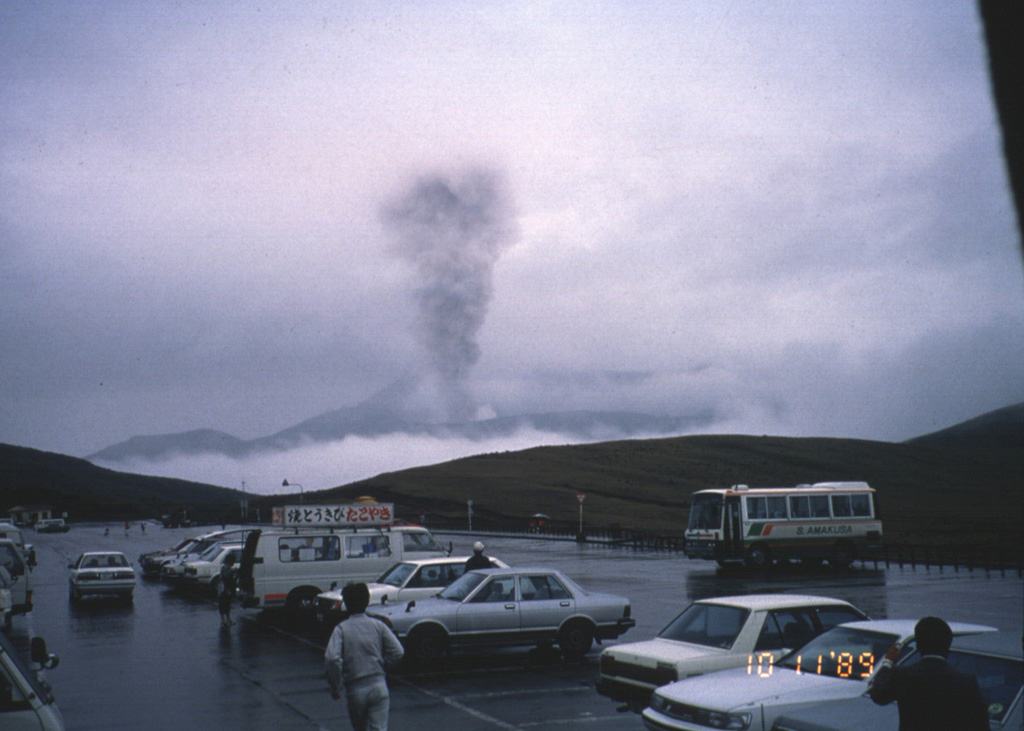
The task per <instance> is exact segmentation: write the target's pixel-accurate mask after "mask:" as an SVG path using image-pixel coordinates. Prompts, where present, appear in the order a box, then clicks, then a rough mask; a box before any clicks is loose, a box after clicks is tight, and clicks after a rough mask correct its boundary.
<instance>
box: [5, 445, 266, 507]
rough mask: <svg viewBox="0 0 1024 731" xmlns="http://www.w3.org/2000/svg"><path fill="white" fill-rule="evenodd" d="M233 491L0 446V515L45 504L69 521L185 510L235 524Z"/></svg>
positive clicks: (235, 495) (241, 495) (237, 494)
mask: <svg viewBox="0 0 1024 731" xmlns="http://www.w3.org/2000/svg"><path fill="white" fill-rule="evenodd" d="M248 497H250V496H248V495H246V494H244V493H241V492H239V491H237V490H231V489H228V488H224V487H215V486H213V485H204V484H201V483H197V482H189V481H187V480H178V479H174V478H170V477H150V476H148V475H132V474H128V473H124V472H115V471H114V470H108V469H104V468H103V467H97V466H96V465H94V464H92V463H91V462H87V461H86V460H84V459H79V458H77V457H68V456H66V455H63V454H55V453H53V452H43V451H40V450H38V449H29V448H27V447H15V446H12V445H9V444H0V517H7V512H6V511H7V510H8V509H9V508H11V507H13V506H15V505H26V504H33V505H39V504H43V505H50V506H52V507H53V509H54V510H55V511H56V513H57V514H58V515H59V514H60V513H64V512H67V513H68V514H69V515H70V518H71V520H73V521H82V520H127V519H138V518H144V517H145V518H152V517H158V516H160V515H162V514H164V513H171V512H176V511H179V510H182V509H184V510H187V511H188V513H189V515H191V516H193V517H195V518H197V519H199V518H202V519H205V520H207V521H209V522H218V523H220V522H224V521H227V520H237V517H236V516H238V514H239V512H238V511H239V500H240V499H245V498H248Z"/></svg>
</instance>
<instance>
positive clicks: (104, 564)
mask: <svg viewBox="0 0 1024 731" xmlns="http://www.w3.org/2000/svg"><path fill="white" fill-rule="evenodd" d="M127 565H128V559H127V558H125V557H124V556H122V555H121V554H120V553H98V554H97V553H94V554H92V555H90V556H82V558H81V560H80V561H79V568H84V569H106V568H110V567H114V568H123V567H124V566H127Z"/></svg>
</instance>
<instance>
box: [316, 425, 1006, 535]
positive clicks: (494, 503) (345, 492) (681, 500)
mask: <svg viewBox="0 0 1024 731" xmlns="http://www.w3.org/2000/svg"><path fill="white" fill-rule="evenodd" d="M834 480H864V481H867V482H868V483H870V484H871V485H872V486H873V487H875V488H876V489H877V490H878V495H879V502H880V504H881V506H882V511H883V518H884V521H885V527H886V533H887V535H888V536H889V537H890V538H897V539H899V540H903V541H908V542H926V543H941V542H944V541H947V540H957V541H960V542H964V541H967V540H969V541H970V542H972V543H1000V542H1003V543H1008V544H1009V545H1016V544H1017V542H1019V536H1020V535H1021V529H1022V527H1024V526H1022V523H1024V489H1022V487H1024V461H1022V460H1021V458H1020V453H1019V451H1018V450H1013V449H978V448H973V449H963V450H958V449H953V448H949V447H941V448H940V447H931V446H922V445H917V444H892V443H888V442H871V441H861V440H851V439H796V438H785V437H751V436H690V437H675V438H669V439H650V440H631V441H620V442H606V443H602V444H590V445H579V446H564V447H539V448H535V449H528V450H525V451H522V452H506V453H501V454H485V455H479V456H476V457H470V458H467V459H460V460H455V461H453V462H448V463H444V464H440V465H434V466H430V467H420V468H416V469H410V470H403V471H401V472H393V473H387V474H383V475H379V476H377V477H374V478H372V479H369V480H363V481H361V482H356V483H353V484H351V485H347V486H344V487H340V488H336V489H334V490H328V491H324V492H320V493H317V494H316V495H315V496H314V499H315V500H316V501H317V502H345V501H348V500H350V499H351V498H353V497H357V496H359V495H372V496H374V497H376V498H377V499H378V500H381V501H388V502H394V503H395V504H396V512H398V513H399V514H400V515H404V516H416V515H418V513H419V511H420V510H421V509H423V510H426V511H427V514H428V516H434V517H438V518H451V519H459V520H461V519H464V518H465V515H466V500H472V501H473V511H474V524H475V525H484V524H485V523H486V522H488V521H504V519H508V518H514V519H516V520H519V521H522V523H524V524H525V522H526V521H527V519H528V517H529V516H530V515H531V514H533V513H535V512H542V513H546V514H547V515H550V516H551V517H552V519H553V520H555V521H560V522H563V523H565V524H568V525H572V524H574V521H577V520H578V510H579V507H578V503H577V501H576V497H575V495H576V493H577V492H582V493H585V494H586V496H587V497H586V500H585V503H584V519H585V522H586V523H587V525H588V526H592V527H595V528H596V527H605V526H609V525H612V524H619V525H621V526H622V527H623V528H633V529H643V530H651V531H654V532H657V533H661V534H678V533H679V532H680V531H681V530H682V529H683V526H684V525H685V521H686V517H687V503H688V501H689V498H690V495H691V494H692V493H693V492H694V491H695V490H699V489H703V488H708V487H727V486H729V485H733V484H738V483H744V484H748V485H751V486H787V485H796V484H800V483H810V482H819V481H834ZM309 501H310V496H309V495H307V502H309ZM428 519H429V517H428Z"/></svg>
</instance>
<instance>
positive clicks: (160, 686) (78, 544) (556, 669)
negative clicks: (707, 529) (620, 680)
mask: <svg viewBox="0 0 1024 731" xmlns="http://www.w3.org/2000/svg"><path fill="white" fill-rule="evenodd" d="M105 527H107V526H103V525H95V524H92V525H77V526H74V527H73V528H72V530H71V531H70V532H69V533H66V534H49V535H47V534H42V535H40V534H35V533H33V532H32V531H28V536H27V539H28V540H29V541H30V542H33V543H35V545H36V551H37V554H38V559H39V565H38V566H37V567H36V569H35V571H34V573H33V576H32V579H33V582H34V589H35V598H34V604H35V608H34V610H33V611H32V612H31V613H30V614H29V615H27V616H19V617H16V618H15V620H14V629H13V631H12V634H11V637H12V639H13V640H14V642H15V644H16V645H18V646H19V647H22V648H27V646H28V639H29V637H30V636H32V635H40V636H42V637H44V638H45V639H46V641H47V643H48V645H49V647H50V651H51V652H54V653H56V654H58V655H59V656H60V658H61V661H60V665H59V666H58V667H57V668H55V669H53V670H48V671H45V677H46V679H47V680H48V682H49V683H50V684H51V685H52V686H53V688H54V693H55V695H56V698H57V704H58V705H59V706H60V709H61V711H62V712H63V714H64V718H65V721H66V723H67V726H68V728H69V729H109V728H125V729H143V728H145V729H195V728H230V729H235V728H238V729H242V728H246V729H256V728H275V729H292V728H294V729H310V728H313V729H321V728H322V729H347V728H349V725H348V720H347V715H346V711H345V703H344V701H333V700H331V697H330V694H329V693H328V689H327V683H326V680H325V678H324V672H323V650H324V647H325V646H326V642H327V637H328V631H327V630H325V629H324V628H322V627H320V626H318V625H316V624H312V623H307V624H296V623H294V622H293V621H291V620H289V619H288V618H286V617H284V616H281V615H275V614H273V613H267V612H262V613H261V612H256V611H252V610H239V609H238V608H237V607H236V608H235V611H234V612H233V614H234V618H235V620H236V624H235V626H233V627H230V628H226V629H222V628H221V627H220V623H219V617H218V613H217V608H216V606H215V604H214V602H213V600H212V598H207V597H203V596H194V595H191V594H189V593H185V592H182V591H179V590H175V589H173V588H171V587H169V586H167V585H165V584H161V583H160V582H156V581H144V580H141V579H140V581H139V585H138V587H137V589H136V596H135V603H134V605H133V606H130V607H126V606H122V605H118V604H116V603H112V602H108V601H105V600H98V601H87V602H84V603H83V604H81V605H80V606H76V607H72V606H71V605H70V604H69V602H68V595H67V574H68V570H67V564H68V563H69V562H70V561H72V560H73V559H74V558H75V557H76V556H77V555H78V554H79V553H80V552H82V551H85V550H119V551H124V552H125V554H127V555H128V557H129V559H131V560H132V562H133V564H134V565H135V567H136V569H138V564H137V557H138V555H139V554H140V553H142V552H144V551H149V550H155V549H159V548H165V547H167V546H169V545H171V544H173V543H175V542H176V541H177V540H179V539H180V538H181V537H183V536H185V535H187V534H188V535H192V534H197V533H201V532H205V531H206V530H215V529H217V528H219V526H214V527H211V528H209V529H195V528H192V529H164V528H161V527H160V526H159V525H155V524H149V525H148V530H147V531H146V532H145V533H143V532H141V531H140V529H139V524H138V523H134V524H133V525H132V528H131V531H130V533H129V534H128V535H125V532H124V528H123V526H116V525H111V526H109V528H110V535H108V536H105V535H104V528H105ZM437 538H438V540H440V541H441V542H442V543H443V544H445V545H448V543H449V541H451V543H452V544H453V545H454V549H455V552H456V553H463V554H468V553H469V552H470V549H469V546H470V545H471V544H472V542H473V540H475V537H473V536H467V535H448V534H443V533H439V534H437ZM481 539H482V540H483V541H484V542H485V543H486V544H487V553H488V554H489V555H493V556H497V557H499V558H501V559H503V560H505V561H506V562H508V563H509V564H520V565H525V564H531V565H546V566H553V567H555V568H558V569H561V570H562V571H564V572H565V573H566V574H568V575H569V576H570V577H572V578H574V579H576V580H577V581H578V582H579V583H580V584H582V585H583V586H584V587H585V588H589V589H593V590H597V591H608V592H613V593H618V594H623V595H625V596H628V597H629V598H630V600H631V603H632V608H633V616H634V617H635V618H636V620H637V625H636V627H634V628H633V629H631V630H630V631H629V632H627V633H626V634H625V635H623V637H622V638H620V640H619V642H630V641H635V640H642V639H648V638H650V637H652V636H654V635H655V634H656V633H657V632H658V630H660V629H661V628H662V627H663V626H664V625H665V624H666V623H667V622H668V621H669V620H670V619H672V618H673V617H674V616H675V615H676V614H677V613H678V612H679V611H680V610H681V609H682V608H683V607H685V606H686V605H687V604H688V603H689V602H691V601H693V600H695V599H701V598H705V597H710V596H722V595H727V594H743V593H761V592H766V591H773V592H786V593H805V594H822V595H826V596H833V597H838V598H840V599H845V600H847V601H850V602H852V603H853V604H855V605H857V606H859V607H860V608H861V609H863V610H864V611H866V612H867V613H868V614H869V615H871V616H872V617H874V618H882V617H908V618H916V617H918V616H921V615H922V614H937V615H939V616H942V617H945V618H947V619H955V620H960V621H969V622H979V623H983V624H990V625H994V626H996V627H998V628H1000V629H1003V630H1008V631H1011V632H1014V633H1017V634H1018V635H1019V634H1020V633H1021V631H1022V624H1024V582H1022V580H1021V578H1020V577H1019V576H1018V575H1017V573H1016V572H1015V571H1005V572H1001V571H984V570H979V569H976V570H974V571H968V570H966V569H964V568H960V569H959V570H954V569H952V568H949V567H946V568H943V569H939V568H935V567H931V568H928V569H926V568H924V567H921V566H918V567H917V568H911V567H910V566H909V565H906V566H904V567H903V568H899V567H897V566H892V567H889V568H888V569H887V568H886V567H885V566H884V565H882V566H879V567H877V568H876V567H875V566H874V564H871V563H869V564H866V565H861V564H859V563H856V564H854V566H853V568H851V569H850V570H848V571H844V572H841V573H837V572H833V571H830V570H829V569H828V568H827V567H824V568H819V569H813V570H810V569H803V568H800V567H796V566H794V567H791V568H788V567H783V568H780V569H778V570H776V571H773V572H771V573H768V574H761V575H751V574H749V573H746V572H744V571H740V570H722V569H719V568H718V567H717V566H716V565H715V564H714V563H712V562H705V561H691V560H689V559H687V558H686V557H684V556H682V555H680V554H676V553H668V552H660V553H658V552H637V551H634V550H633V549H630V548H610V547H606V546H599V545H588V544H582V545H580V544H576V543H572V542H558V541H545V540H536V539H511V538H492V537H487V536H481ZM605 644H606V646H607V644H609V643H605ZM600 651H601V646H600V645H597V644H595V646H594V649H593V650H591V652H590V653H589V654H588V655H587V656H586V657H585V658H584V659H583V660H578V661H566V660H563V659H562V658H561V657H560V656H559V655H558V653H557V651H541V650H536V649H534V650H529V649H510V650H503V651H498V652H487V653H482V652H481V653H473V652H463V653H458V654H456V655H455V656H454V657H453V658H452V659H451V660H450V661H449V662H446V663H445V664H444V665H442V666H439V667H437V668H434V669H430V670H411V669H404V668H400V669H399V670H398V671H397V672H395V673H393V674H392V675H391V676H390V678H389V684H390V687H391V725H390V727H391V728H392V729H395V730H397V731H401V730H403V729H437V730H441V729H444V730H445V731H448V730H455V729H458V730H460V731H461V730H466V731H476V730H480V731H487V730H491V729H587V730H588V731H590V730H593V731H605V730H611V729H640V728H643V724H642V723H641V721H640V718H639V716H636V715H634V714H631V713H628V712H627V713H620V712H618V711H617V710H616V704H614V703H613V702H612V701H609V700H608V699H606V698H603V697H602V696H600V695H598V694H597V692H596V691H595V690H594V686H595V683H596V680H597V674H598V667H597V663H598V656H599V655H600Z"/></svg>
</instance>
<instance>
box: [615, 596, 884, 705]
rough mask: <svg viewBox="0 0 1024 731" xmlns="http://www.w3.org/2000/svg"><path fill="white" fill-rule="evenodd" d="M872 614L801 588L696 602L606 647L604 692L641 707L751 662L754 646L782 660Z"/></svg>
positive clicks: (761, 652)
mask: <svg viewBox="0 0 1024 731" xmlns="http://www.w3.org/2000/svg"><path fill="white" fill-rule="evenodd" d="M859 619H867V615H866V614H864V612H862V611H860V610H859V609H857V608H856V607H855V606H853V605H852V604H850V603H849V602H844V601H843V600H841V599H830V598H828V597H822V596H806V595H801V594H749V595H744V596H723V597H715V598H711V599H701V600H699V601H696V602H694V603H693V604H691V605H690V606H688V607H687V608H686V609H684V610H683V611H682V613H681V614H679V616H678V617H676V618H675V619H673V620H672V621H671V622H669V623H668V625H667V626H666V627H665V628H664V629H663V630H661V632H659V633H658V636H657V637H654V638H653V639H650V640H644V641H642V642H627V643H624V644H619V645H615V646H614V647H609V648H607V649H606V650H604V652H602V653H601V677H600V680H599V681H598V684H597V691H598V692H599V693H600V694H601V695H604V696H607V697H609V698H612V699H613V700H617V701H626V702H627V703H628V704H629V706H630V708H632V709H634V710H635V711H637V712H638V713H639V712H640V711H642V710H643V709H644V707H645V706H647V704H648V702H649V701H650V697H651V692H653V691H654V689H655V688H657V687H659V686H662V685H668V684H669V683H674V682H676V681H677V680H682V679H684V678H689V677H692V676H694V675H702V674H704V673H713V672H717V671H719V670H725V669H727V668H733V667H740V666H745V665H746V663H747V658H748V657H749V656H750V654H751V653H756V654H758V655H760V656H761V663H764V662H765V661H766V659H767V657H766V655H767V654H770V655H771V656H772V659H773V660H778V659H779V658H781V657H782V656H783V655H785V654H786V653H787V652H789V651H790V650H793V649H795V648H797V647H800V646H801V645H803V644H804V643H806V642H807V641H808V640H810V639H811V638H812V637H816V636H817V635H820V634H821V633H822V632H824V631H826V630H830V629H832V628H833V627H835V626H836V625H839V624H843V623H845V622H854V621H856V620H859Z"/></svg>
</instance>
